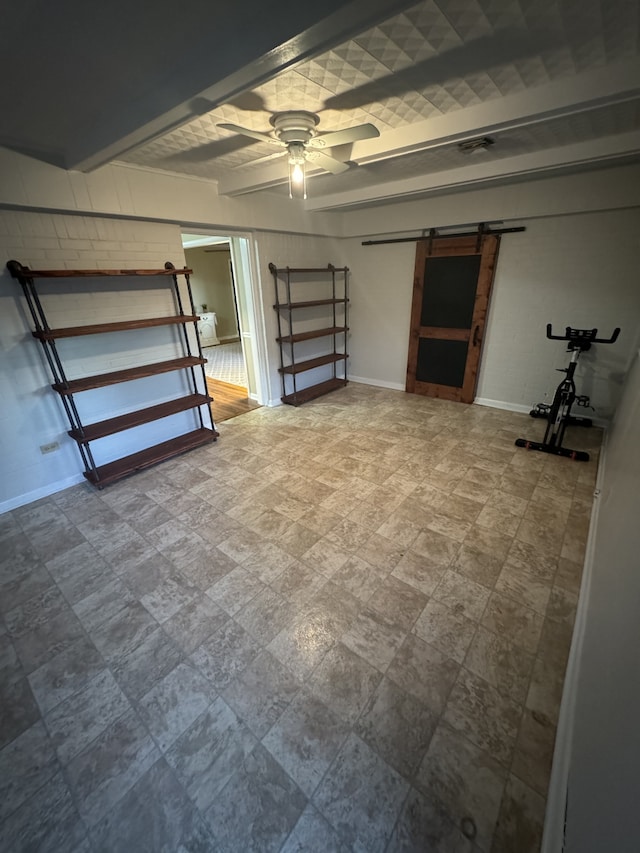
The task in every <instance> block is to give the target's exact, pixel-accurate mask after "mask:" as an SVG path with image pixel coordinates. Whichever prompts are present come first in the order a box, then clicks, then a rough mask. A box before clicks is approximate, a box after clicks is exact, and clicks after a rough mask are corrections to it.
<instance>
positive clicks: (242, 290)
mask: <svg viewBox="0 0 640 853" xmlns="http://www.w3.org/2000/svg"><path fill="white" fill-rule="evenodd" d="M248 243H249V241H248V238H245V237H237V236H233V237H232V236H224V235H213V234H203V233H197V234H194V233H183V235H182V244H183V247H184V252H185V259H186V262H187V266H188V267H189V268H190V269H192V270H193V275H192V276H191V289H192V293H193V301H194V303H195V308H196V312H197V313H198V315H199V316H200V318H201V319H200V321H199V322H198V332H199V335H200V342H201V346H202V352H203V355H204V357H205V358H206V359H207V364H206V365H205V373H206V378H207V388H208V391H209V395H210V396H211V397H213V399H214V402H213V403H212V406H211V408H212V411H213V417H214V421H215V422H216V423H218V422H220V421H224V420H229V419H230V418H232V417H235V416H236V415H239V414H243V413H244V412H248V411H250V410H251V409H255V408H258V407H259V406H261V405H262V404H263V402H264V399H265V397H264V393H263V390H262V389H263V388H264V387H265V386H264V381H263V377H264V373H265V366H266V365H265V363H264V361H263V360H262V359H261V358H260V351H261V347H260V340H259V339H260V335H261V334H262V335H264V332H263V330H262V328H261V325H260V322H259V320H260V317H261V315H260V312H259V311H256V310H255V306H254V294H253V288H252V282H251V271H250V265H249V263H248V260H249V246H248Z"/></svg>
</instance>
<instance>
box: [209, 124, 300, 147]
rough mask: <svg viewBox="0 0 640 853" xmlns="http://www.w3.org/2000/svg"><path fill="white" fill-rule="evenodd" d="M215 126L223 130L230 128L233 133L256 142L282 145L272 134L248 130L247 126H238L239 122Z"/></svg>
mask: <svg viewBox="0 0 640 853" xmlns="http://www.w3.org/2000/svg"><path fill="white" fill-rule="evenodd" d="M216 127H221V128H223V129H224V130H232V131H233V132H234V133H241V134H242V135H243V136H248V137H249V138H250V139H257V140H258V142H268V143H269V145H280V146H281V147H282V146H284V143H283V142H280V140H279V139H274V138H273V136H268V135H267V134H266V133H260V131H259V130H249V128H248V127H240V125H239V124H227V123H224V124H217V125H216Z"/></svg>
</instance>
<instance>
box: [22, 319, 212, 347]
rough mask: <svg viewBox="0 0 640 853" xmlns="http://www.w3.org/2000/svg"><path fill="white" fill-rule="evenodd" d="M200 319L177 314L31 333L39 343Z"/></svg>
mask: <svg viewBox="0 0 640 853" xmlns="http://www.w3.org/2000/svg"><path fill="white" fill-rule="evenodd" d="M199 319H200V317H199V316H198V315H197V314H178V315H177V316H173V317H148V318H147V319H140V320H120V321H119V322H117V323H98V324H95V325H92V326H69V327H67V328H66V329H49V331H47V332H44V331H35V332H31V334H32V335H33V337H34V338H37V339H38V340H39V341H51V340H53V339H54V338H77V337H80V336H81V335H101V334H105V333H109V332H128V331H131V330H133V329H151V328H153V327H154V326H178V325H185V324H187V323H195V322H197V321H198V320H199Z"/></svg>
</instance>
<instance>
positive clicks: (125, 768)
mask: <svg viewBox="0 0 640 853" xmlns="http://www.w3.org/2000/svg"><path fill="white" fill-rule="evenodd" d="M542 426H543V425H542V424H540V423H538V422H534V421H532V420H531V419H529V418H528V417H527V416H523V415H515V414H511V413H507V412H500V411H496V410H491V409H487V408H480V407H474V406H464V405H456V404H452V403H447V402H444V401H439V400H429V399H425V398H421V397H416V396H412V395H406V394H403V393H400V392H393V391H385V390H380V389H374V388H368V387H365V386H362V385H355V384H351V385H349V386H348V387H347V388H345V389H344V390H341V391H336V392H334V393H333V394H331V395H329V396H327V397H324V398H322V399H320V400H318V401H316V402H314V403H310V404H308V405H306V406H304V407H301V408H300V409H293V408H291V407H286V406H285V407H282V408H278V409H266V408H262V409H258V410H256V411H255V412H251V413H249V414H247V415H243V416H241V417H239V418H236V419H234V420H232V421H229V422H227V423H223V424H221V425H220V430H221V438H220V440H219V442H218V443H217V444H215V445H211V446H210V447H207V448H203V449H201V450H198V451H194V452H192V453H190V454H188V455H186V456H183V457H180V458H179V459H175V460H171V461H169V462H167V463H165V464H163V465H162V466H158V467H156V468H154V469H152V470H150V471H148V472H145V473H143V474H139V475H137V476H135V477H133V478H130V479H128V480H126V481H123V482H121V483H119V484H116V485H114V486H112V487H110V488H108V489H106V490H105V491H104V492H98V491H95V490H92V489H91V488H90V487H89V486H86V487H85V486H78V487H75V488H72V489H69V490H67V491H65V492H61V493H58V494H56V495H54V496H52V497H51V498H48V499H45V500H41V501H38V502H37V503H34V504H30V505H28V506H25V507H22V508H20V509H17V510H15V511H13V512H10V513H7V514H5V515H3V516H2V517H0V537H1V543H2V546H1V547H2V550H1V552H0V553H1V554H2V559H1V563H0V566H1V572H2V574H1V578H0V581H1V583H2V586H1V591H0V601H1V609H2V622H1V624H0V648H1V654H0V660H1V666H2V682H1V691H2V696H1V697H0V699H1V703H0V709H1V710H0V717H1V719H0V737H1V740H0V747H1V751H0V849H1V850H3V851H11V853H19V851H27V850H29V851H31V850H39V851H44V850H46V851H63V852H64V853H80V851H82V853H84V851H105V853H115V851H127V853H131V852H132V851H135V853H139V851H152V853H158V851H180V853H205V851H238V853H240V851H242V853H246V851H260V853H263V851H277V850H283V851H287V853H292V851H312V852H313V853H315V851H317V852H318V853H327V851H363V853H376V851H381V853H382V851H388V853H395V851H421V853H425V851H447V853H448V851H455V853H462V851H464V853H466V851H469V853H471V851H473V853H480V851H484V853H489V851H491V853H528V851H537V850H538V849H539V844H540V837H541V827H542V821H543V816H544V808H545V797H546V791H547V786H548V778H549V769H550V762H551V756H552V749H553V744H554V736H555V726H556V723H557V719H558V705H559V700H560V693H561V689H562V683H563V676H564V669H565V664H566V659H567V654H568V649H569V643H570V638H571V632H572V624H573V619H574V613H575V608H576V601H577V595H578V588H579V583H580V575H581V565H582V560H583V554H584V547H585V540H586V535H587V528H588V523H589V516H590V511H591V498H592V493H593V487H594V480H595V473H596V461H595V459H596V458H597V446H598V443H599V441H600V439H601V435H600V432H599V431H597V430H592V431H583V433H582V434H580V433H579V432H577V433H576V435H575V439H573V438H572V440H574V443H576V442H578V441H580V442H582V444H581V446H584V442H591V444H592V445H595V452H594V454H593V459H592V461H591V462H590V463H588V464H584V463H575V462H571V461H569V460H566V459H561V458H556V457H551V456H545V455H543V454H540V453H529V452H527V451H526V450H520V449H517V448H515V447H514V444H513V442H514V439H515V438H516V437H518V436H519V435H520V434H521V433H524V434H525V435H527V436H533V435H536V434H537V433H538V432H539V431H540V430H541V428H542Z"/></svg>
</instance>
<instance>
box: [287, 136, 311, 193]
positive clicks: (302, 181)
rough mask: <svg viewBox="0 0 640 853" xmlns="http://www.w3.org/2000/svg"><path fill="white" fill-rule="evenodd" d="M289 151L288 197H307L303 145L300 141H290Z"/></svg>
mask: <svg viewBox="0 0 640 853" xmlns="http://www.w3.org/2000/svg"><path fill="white" fill-rule="evenodd" d="M287 151H288V152H289V198H302V199H305V198H306V197H307V176H306V171H305V160H306V158H305V155H304V145H303V144H302V143H301V142H290V143H289V145H288V146H287Z"/></svg>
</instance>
